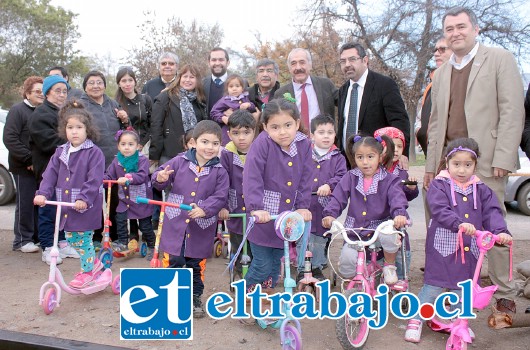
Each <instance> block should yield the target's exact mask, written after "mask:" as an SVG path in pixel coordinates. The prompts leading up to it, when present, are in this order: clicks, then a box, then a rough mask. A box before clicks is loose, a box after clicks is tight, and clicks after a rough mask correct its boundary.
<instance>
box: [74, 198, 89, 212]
mask: <svg viewBox="0 0 530 350" xmlns="http://www.w3.org/2000/svg"><path fill="white" fill-rule="evenodd" d="M86 208H88V205H87V204H86V203H85V202H83V201H82V200H80V199H78V200H76V201H75V205H74V209H75V210H78V211H79V210H85V209H86Z"/></svg>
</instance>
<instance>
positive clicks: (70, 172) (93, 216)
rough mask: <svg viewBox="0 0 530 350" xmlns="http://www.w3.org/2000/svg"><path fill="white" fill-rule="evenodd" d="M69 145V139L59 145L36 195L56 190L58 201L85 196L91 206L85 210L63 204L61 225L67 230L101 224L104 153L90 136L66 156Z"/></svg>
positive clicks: (46, 195)
mask: <svg viewBox="0 0 530 350" xmlns="http://www.w3.org/2000/svg"><path fill="white" fill-rule="evenodd" d="M70 147H71V145H70V143H66V144H64V145H61V146H59V147H57V150H56V151H55V153H54V155H53V156H52V157H51V159H50V162H49V163H48V166H47V167H46V170H45V171H44V174H43V175H42V182H41V183H40V187H39V190H38V191H37V195H43V196H44V197H46V198H47V199H49V198H51V197H52V195H53V192H54V191H55V194H56V198H57V201H58V202H69V203H75V201H76V200H78V199H79V200H82V201H83V202H85V203H86V204H87V206H88V207H87V209H86V210H83V211H82V212H79V211H77V210H75V209H74V208H71V207H64V208H62V213H61V222H60V226H59V228H60V229H61V230H65V231H68V232H74V231H93V230H95V229H98V228H101V222H102V206H103V186H102V183H103V174H104V172H105V156H104V155H103V152H102V151H101V150H100V149H99V147H98V146H96V145H94V143H93V142H92V141H91V140H88V139H87V140H86V141H85V142H84V143H83V144H82V145H81V149H80V150H79V151H77V152H74V153H71V154H70V157H69V159H68V160H67V156H68V149H69V148H70Z"/></svg>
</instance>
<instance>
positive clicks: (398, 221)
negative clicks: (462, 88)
mask: <svg viewBox="0 0 530 350" xmlns="http://www.w3.org/2000/svg"><path fill="white" fill-rule="evenodd" d="M406 224H407V217H406V216H403V215H398V216H396V217H395V218H394V227H395V228H397V229H400V228H402V227H405V225H406Z"/></svg>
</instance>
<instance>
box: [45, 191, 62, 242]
mask: <svg viewBox="0 0 530 350" xmlns="http://www.w3.org/2000/svg"><path fill="white" fill-rule="evenodd" d="M48 200H50V201H55V200H57V199H56V197H55V193H54V194H53V196H52V197H51V198H48ZM56 213H57V206H55V205H45V206H44V207H39V241H40V247H41V248H42V250H44V249H46V248H48V247H51V246H52V245H53V235H54V232H55V214H56ZM64 240H65V237H64V231H59V241H64Z"/></svg>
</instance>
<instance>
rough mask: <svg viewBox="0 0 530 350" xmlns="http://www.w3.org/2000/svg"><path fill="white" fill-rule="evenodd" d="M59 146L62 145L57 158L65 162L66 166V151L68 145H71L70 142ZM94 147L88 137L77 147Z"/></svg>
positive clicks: (68, 148)
mask: <svg viewBox="0 0 530 350" xmlns="http://www.w3.org/2000/svg"><path fill="white" fill-rule="evenodd" d="M59 147H62V149H63V150H62V152H61V155H60V156H59V159H60V160H61V161H62V162H63V163H64V164H66V166H67V167H68V151H69V150H70V147H72V144H71V143H70V142H67V143H65V144H64V145H61V146H59ZM92 147H94V142H92V140H90V139H86V140H85V142H83V143H82V144H81V146H80V147H79V149H80V150H82V149H88V148H92Z"/></svg>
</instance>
